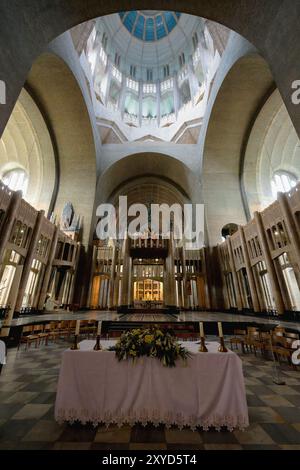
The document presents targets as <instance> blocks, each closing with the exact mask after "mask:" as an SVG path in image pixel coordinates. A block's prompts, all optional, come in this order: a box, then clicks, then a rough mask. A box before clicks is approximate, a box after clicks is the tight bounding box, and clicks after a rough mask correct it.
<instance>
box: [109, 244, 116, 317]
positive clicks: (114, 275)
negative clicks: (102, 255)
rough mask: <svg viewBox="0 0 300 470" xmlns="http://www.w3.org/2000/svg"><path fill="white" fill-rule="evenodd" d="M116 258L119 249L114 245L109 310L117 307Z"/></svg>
mask: <svg viewBox="0 0 300 470" xmlns="http://www.w3.org/2000/svg"><path fill="white" fill-rule="evenodd" d="M116 258H117V249H116V245H115V244H114V245H113V249H112V257H111V269H110V279H109V299H108V308H109V310H112V309H113V308H114V306H115V305H116V304H115V303H114V289H115V277H116Z"/></svg>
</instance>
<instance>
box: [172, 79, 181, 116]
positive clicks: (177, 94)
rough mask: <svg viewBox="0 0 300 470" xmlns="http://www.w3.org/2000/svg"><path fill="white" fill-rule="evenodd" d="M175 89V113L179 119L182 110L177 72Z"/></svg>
mask: <svg viewBox="0 0 300 470" xmlns="http://www.w3.org/2000/svg"><path fill="white" fill-rule="evenodd" d="M173 83H174V88H173V93H174V111H175V116H176V119H177V116H178V112H179V109H180V98H179V89H178V75H177V72H176V74H175V75H174V81H173Z"/></svg>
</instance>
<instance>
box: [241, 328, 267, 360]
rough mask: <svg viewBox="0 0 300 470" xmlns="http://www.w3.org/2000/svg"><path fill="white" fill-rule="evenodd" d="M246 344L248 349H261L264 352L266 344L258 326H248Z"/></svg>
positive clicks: (254, 350)
mask: <svg viewBox="0 0 300 470" xmlns="http://www.w3.org/2000/svg"><path fill="white" fill-rule="evenodd" d="M244 345H245V346H246V349H247V351H248V352H249V350H250V352H254V354H255V356H256V352H257V350H258V349H259V350H260V351H261V353H263V349H264V345H263V342H262V341H261V339H260V332H259V331H258V328H256V327H252V326H251V327H247V335H246V336H245V338H244Z"/></svg>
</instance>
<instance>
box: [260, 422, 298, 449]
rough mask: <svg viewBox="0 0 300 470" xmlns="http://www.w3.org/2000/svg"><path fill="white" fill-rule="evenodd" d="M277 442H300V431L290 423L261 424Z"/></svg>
mask: <svg viewBox="0 0 300 470" xmlns="http://www.w3.org/2000/svg"><path fill="white" fill-rule="evenodd" d="M261 426H262V427H263V429H264V430H265V431H266V432H267V433H268V435H269V436H271V437H272V439H273V441H274V442H275V443H276V444H300V432H297V431H296V430H295V428H293V427H292V426H289V425H288V424H271V423H263V424H261Z"/></svg>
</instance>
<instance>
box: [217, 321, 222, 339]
mask: <svg viewBox="0 0 300 470" xmlns="http://www.w3.org/2000/svg"><path fill="white" fill-rule="evenodd" d="M218 330H219V336H220V338H223V329H222V323H221V322H220V321H219V322H218Z"/></svg>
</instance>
